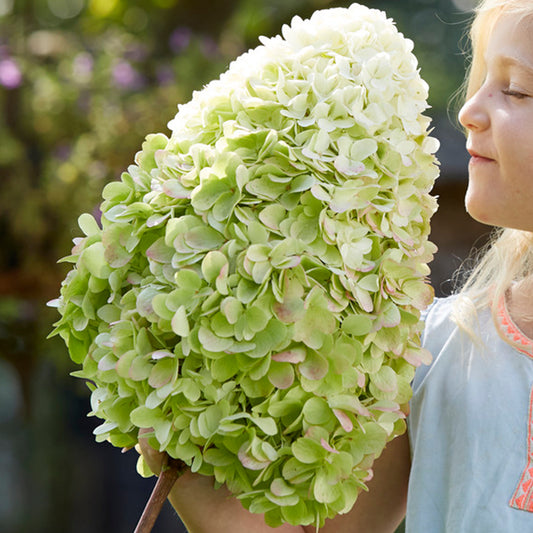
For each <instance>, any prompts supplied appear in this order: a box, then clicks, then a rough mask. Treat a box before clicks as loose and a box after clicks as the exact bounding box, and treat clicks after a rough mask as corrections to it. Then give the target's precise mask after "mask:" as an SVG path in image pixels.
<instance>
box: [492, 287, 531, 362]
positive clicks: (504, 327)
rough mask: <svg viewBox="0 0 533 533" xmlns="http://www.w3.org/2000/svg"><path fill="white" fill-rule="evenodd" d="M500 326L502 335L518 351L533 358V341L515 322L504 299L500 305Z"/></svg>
mask: <svg viewBox="0 0 533 533" xmlns="http://www.w3.org/2000/svg"><path fill="white" fill-rule="evenodd" d="M498 326H499V330H500V333H501V334H502V335H503V336H504V337H505V338H506V339H507V341H508V342H509V343H510V344H511V345H512V346H513V347H514V348H516V349H517V350H518V351H520V352H522V353H524V354H526V355H528V356H529V357H531V358H533V340H532V339H529V338H528V337H526V336H525V335H524V334H523V333H522V332H521V331H520V329H518V326H517V325H516V324H515V323H514V322H513V319H512V318H511V316H510V315H509V311H508V310H507V306H506V305H505V297H503V298H502V299H501V301H500V303H499V305H498Z"/></svg>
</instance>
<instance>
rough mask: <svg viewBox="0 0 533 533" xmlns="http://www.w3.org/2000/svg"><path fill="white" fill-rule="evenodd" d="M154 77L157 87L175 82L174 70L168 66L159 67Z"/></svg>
mask: <svg viewBox="0 0 533 533" xmlns="http://www.w3.org/2000/svg"><path fill="white" fill-rule="evenodd" d="M156 77H157V83H158V84H159V85H171V84H172V83H174V81H175V80H176V76H175V74H174V70H173V68H172V67H171V66H169V65H159V66H158V67H157V69H156Z"/></svg>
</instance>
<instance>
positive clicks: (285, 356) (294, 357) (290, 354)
mask: <svg viewBox="0 0 533 533" xmlns="http://www.w3.org/2000/svg"><path fill="white" fill-rule="evenodd" d="M306 354H307V352H306V350H305V348H293V349H292V350H285V351H284V352H279V353H276V354H274V355H273V356H272V360H273V361H278V362H279V363H294V364H296V363H301V362H303V361H305V357H306Z"/></svg>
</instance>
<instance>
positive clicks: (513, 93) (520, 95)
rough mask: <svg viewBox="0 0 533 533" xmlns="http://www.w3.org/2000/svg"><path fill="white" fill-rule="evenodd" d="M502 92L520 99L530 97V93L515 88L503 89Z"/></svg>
mask: <svg viewBox="0 0 533 533" xmlns="http://www.w3.org/2000/svg"><path fill="white" fill-rule="evenodd" d="M502 93H503V94H505V95H506V96H511V97H512V98H517V99H518V100H522V99H524V98H529V95H528V94H525V93H521V92H520V91H514V90H513V89H503V90H502Z"/></svg>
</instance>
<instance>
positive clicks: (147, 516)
mask: <svg viewBox="0 0 533 533" xmlns="http://www.w3.org/2000/svg"><path fill="white" fill-rule="evenodd" d="M184 468H185V463H183V461H180V460H179V459H173V458H172V457H169V456H168V455H167V454H165V459H164V463H163V465H162V468H161V473H160V474H159V477H158V479H157V483H156V484H155V486H154V489H153V490H152V494H151V495H150V498H149V500H148V502H147V503H146V506H145V508H144V511H143V514H142V515H141V518H140V519H139V522H138V523H137V527H136V528H135V531H134V533H150V531H152V528H153V527H154V524H155V522H156V520H157V517H158V516H159V513H160V512H161V509H162V507H163V504H164V503H165V500H166V499H167V497H168V495H169V493H170V491H171V489H172V487H173V486H174V483H176V480H177V479H178V478H179V477H180V475H181V474H182V473H183V471H184Z"/></svg>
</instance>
